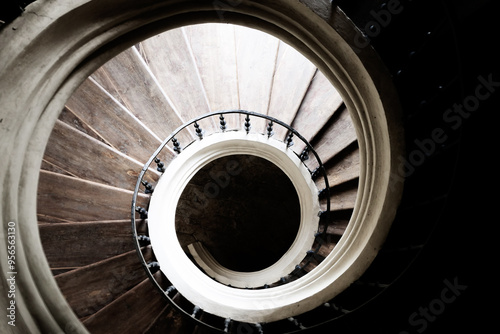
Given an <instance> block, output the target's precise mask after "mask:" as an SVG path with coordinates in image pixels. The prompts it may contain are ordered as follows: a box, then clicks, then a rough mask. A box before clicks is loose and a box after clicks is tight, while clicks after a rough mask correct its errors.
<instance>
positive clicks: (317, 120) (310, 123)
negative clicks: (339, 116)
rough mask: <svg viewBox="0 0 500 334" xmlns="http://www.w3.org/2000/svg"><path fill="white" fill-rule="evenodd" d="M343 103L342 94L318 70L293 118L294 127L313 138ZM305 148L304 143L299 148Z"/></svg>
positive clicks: (305, 135)
mask: <svg viewBox="0 0 500 334" xmlns="http://www.w3.org/2000/svg"><path fill="white" fill-rule="evenodd" d="M342 103H343V102H342V98H341V96H340V95H339V93H338V92H337V91H336V90H335V88H334V87H333V86H332V84H331V83H330V81H328V79H327V78H326V77H325V75H324V74H323V73H321V72H320V71H316V74H315V75H314V78H313V79H312V81H311V85H310V87H309V89H308V90H307V93H306V94H305V96H304V100H303V101H302V103H301V104H300V108H299V110H298V112H297V115H296V117H295V118H294V120H293V123H292V127H293V128H294V129H295V130H297V131H298V132H299V133H300V134H301V135H302V136H304V138H306V139H308V140H311V139H312V138H314V137H315V136H316V135H317V134H318V132H319V131H320V130H321V129H322V128H323V127H324V126H325V124H326V123H327V122H328V120H329V119H330V118H331V117H332V116H333V114H334V113H335V112H337V110H339V108H340V107H341V106H342ZM298 144H299V145H300V144H301V143H298ZM303 148H304V146H303V145H302V146H300V147H299V148H298V149H299V150H302V149H303Z"/></svg>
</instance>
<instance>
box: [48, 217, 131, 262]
mask: <svg viewBox="0 0 500 334" xmlns="http://www.w3.org/2000/svg"><path fill="white" fill-rule="evenodd" d="M38 226H39V233H40V239H41V240H42V245H43V249H44V252H45V256H46V257H47V260H48V262H49V264H50V266H51V267H53V268H60V267H82V266H86V265H89V264H91V263H94V262H98V261H101V260H104V259H107V258H110V257H113V256H116V255H119V254H122V253H125V252H128V251H131V250H133V249H134V244H133V242H132V232H131V229H130V222H122V221H117V222H71V223H58V224H52V223H49V224H39V225H38Z"/></svg>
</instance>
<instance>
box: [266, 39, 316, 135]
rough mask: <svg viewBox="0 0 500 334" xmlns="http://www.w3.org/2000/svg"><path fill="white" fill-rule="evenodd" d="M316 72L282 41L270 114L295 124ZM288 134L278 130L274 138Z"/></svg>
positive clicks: (303, 58) (280, 129)
mask: <svg viewBox="0 0 500 334" xmlns="http://www.w3.org/2000/svg"><path fill="white" fill-rule="evenodd" d="M316 71H317V68H316V66H314V64H312V63H311V62H310V61H309V60H308V59H307V58H305V57H304V56H303V55H302V54H301V53H299V52H298V51H297V50H295V49H294V48H292V47H291V46H289V45H287V44H285V43H283V42H281V43H280V49H279V56H278V60H277V63H276V70H275V73H274V79H273V86H272V91H271V100H270V101H269V110H268V113H267V114H268V115H269V116H271V117H274V118H277V119H279V120H281V121H282V122H284V123H286V124H292V122H293V119H294V118H295V115H296V114H297V111H298V110H299V107H300V105H301V103H302V100H303V99H304V96H305V94H306V92H307V90H308V89H309V86H310V85H311V80H312V79H313V77H314V75H315V73H316ZM262 131H264V129H263V130H262ZM286 133H287V131H286V129H282V128H279V129H277V130H276V134H275V136H276V138H278V139H280V140H283V139H284V138H285V136H286Z"/></svg>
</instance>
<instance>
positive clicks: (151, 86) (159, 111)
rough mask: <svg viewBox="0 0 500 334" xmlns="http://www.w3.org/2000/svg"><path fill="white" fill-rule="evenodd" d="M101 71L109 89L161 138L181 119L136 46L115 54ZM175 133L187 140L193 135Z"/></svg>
mask: <svg viewBox="0 0 500 334" xmlns="http://www.w3.org/2000/svg"><path fill="white" fill-rule="evenodd" d="M100 71H102V72H105V76H106V78H107V79H108V80H109V81H110V82H111V83H112V85H113V87H114V88H115V89H114V91H108V92H109V93H110V94H111V95H113V96H114V97H115V98H119V100H121V101H123V104H124V106H125V107H126V108H127V109H128V110H130V112H131V113H132V114H133V115H134V116H135V117H136V118H138V119H139V120H140V121H141V122H142V123H144V125H145V126H146V127H147V128H149V129H151V131H152V132H153V133H155V134H156V135H157V136H158V137H159V138H160V139H161V140H163V139H165V138H166V137H168V136H169V135H170V134H171V133H172V132H173V131H174V130H175V129H177V128H178V127H179V126H181V125H182V123H184V120H182V119H181V117H180V115H179V114H178V112H177V110H175V109H174V106H173V105H172V104H171V103H170V101H169V100H168V98H167V96H166V95H165V92H164V91H163V89H162V88H161V87H160V86H159V84H158V81H157V80H156V78H155V77H154V76H153V74H152V73H151V71H150V69H149V67H148V66H147V65H146V63H145V62H144V59H143V58H142V57H141V55H140V54H139V51H138V50H137V49H136V48H135V47H132V48H129V49H127V50H125V51H123V52H122V53H120V54H118V55H117V56H116V57H114V58H113V59H111V60H110V61H108V62H107V63H106V64H104V65H103V66H102V67H101V69H100ZM99 78H100V77H97V76H96V79H98V80H99ZM178 137H179V139H180V140H181V142H186V143H188V142H190V141H191V140H192V139H193V138H194V137H193V136H192V135H189V134H188V133H186V132H183V133H181V134H180V135H179V136H178Z"/></svg>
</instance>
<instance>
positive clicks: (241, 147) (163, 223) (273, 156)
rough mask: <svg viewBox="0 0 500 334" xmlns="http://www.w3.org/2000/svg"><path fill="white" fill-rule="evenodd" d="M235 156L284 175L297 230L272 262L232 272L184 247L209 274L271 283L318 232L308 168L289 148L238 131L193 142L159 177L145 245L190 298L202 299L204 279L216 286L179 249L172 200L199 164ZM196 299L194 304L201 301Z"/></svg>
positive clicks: (238, 283) (241, 282) (244, 284)
mask: <svg viewBox="0 0 500 334" xmlns="http://www.w3.org/2000/svg"><path fill="white" fill-rule="evenodd" d="M236 154H246V155H255V156H258V157H260V158H264V159H267V160H268V161H270V162H272V163H274V164H275V165H276V166H277V167H279V168H280V169H281V170H282V171H283V172H284V173H285V174H286V175H287V176H288V177H289V178H290V180H291V182H292V184H293V185H294V187H295V190H296V191H297V195H298V198H299V203H300V214H301V217H300V226H299V231H298V233H297V236H296V238H295V240H294V242H293V244H292V246H291V247H290V248H289V249H288V251H287V252H286V253H285V254H284V255H283V256H282V257H281V258H280V259H279V260H278V261H277V262H276V263H274V264H273V265H271V266H270V267H268V268H265V269H263V270H260V271H256V272H237V271H233V270H229V269H227V268H224V267H223V266H221V265H220V264H219V263H217V261H215V259H213V258H212V257H211V256H210V254H208V253H207V252H206V251H204V249H203V248H202V247H200V246H199V245H190V247H189V249H190V251H191V252H192V255H193V256H194V258H195V260H196V262H197V263H198V265H200V266H201V267H202V268H203V269H204V270H205V272H206V273H207V274H208V275H209V276H210V277H213V278H215V280H216V281H218V282H221V283H223V284H226V285H231V286H233V287H240V288H251V287H259V286H263V285H265V284H271V283H273V282H276V281H278V280H279V279H280V278H281V277H284V276H286V275H288V274H290V273H291V272H292V271H293V270H294V268H295V266H296V265H297V264H299V263H300V262H301V261H302V260H303V259H304V257H305V256H306V253H307V251H308V250H311V248H312V246H313V243H314V239H315V233H316V232H317V231H318V223H319V217H318V213H319V211H320V205H319V201H318V189H317V188H316V185H315V184H314V182H313V181H312V179H311V174H310V172H309V171H308V169H307V168H306V167H305V166H304V164H303V163H302V162H301V161H300V159H299V158H298V157H297V155H296V154H295V153H294V152H293V151H292V150H290V149H287V147H286V144H285V143H283V142H280V141H278V140H275V139H272V138H268V137H267V136H264V135H260V134H246V133H245V132H243V131H237V132H226V133H223V134H222V133H216V134H213V135H210V136H207V137H205V138H204V139H203V140H200V141H196V142H194V143H193V144H191V145H189V146H188V147H187V148H186V149H185V150H184V151H183V152H182V153H181V154H180V155H179V156H178V157H177V158H176V159H175V160H174V161H173V162H172V163H171V164H170V165H169V166H168V168H167V170H166V171H165V173H164V174H163V175H162V177H161V178H160V180H159V182H158V184H157V186H156V188H155V192H154V193H153V195H152V198H151V203H150V207H149V216H148V217H149V233H150V237H151V244H152V246H153V248H154V251H155V254H156V257H157V259H158V262H159V263H160V268H161V270H162V271H163V272H164V273H165V275H166V276H167V277H168V278H169V280H170V281H171V282H172V283H173V284H174V285H175V287H176V288H177V289H178V290H179V291H180V292H181V293H182V294H183V295H185V296H186V297H187V298H188V299H189V297H188V296H190V295H191V296H192V297H194V300H195V301H198V299H202V300H203V297H201V296H202V295H203V291H197V287H199V286H202V285H203V284H206V283H212V284H214V285H215V286H217V287H218V286H220V284H219V283H217V282H214V281H213V280H212V279H211V278H210V277H209V276H207V275H206V274H204V273H203V272H201V271H200V270H199V269H198V268H196V266H195V265H194V264H193V263H192V262H191V260H190V259H189V258H188V257H187V255H186V254H185V253H184V251H183V250H182V248H181V245H180V244H179V241H178V239H177V235H176V230H175V211H176V207H177V203H178V201H179V198H180V196H181V194H182V192H183V190H184V188H185V187H186V185H187V184H188V183H189V181H190V180H191V178H192V177H193V176H194V175H195V174H196V173H197V172H198V171H199V170H200V169H201V168H203V167H204V166H205V165H207V164H208V163H210V162H211V161H214V160H216V159H218V158H221V157H224V156H229V155H236ZM198 280H199V281H198ZM205 281H206V282H205ZM197 296H200V298H197ZM190 300H192V299H190ZM202 300H200V301H199V302H200V303H203V301H202ZM196 305H198V304H196Z"/></svg>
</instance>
